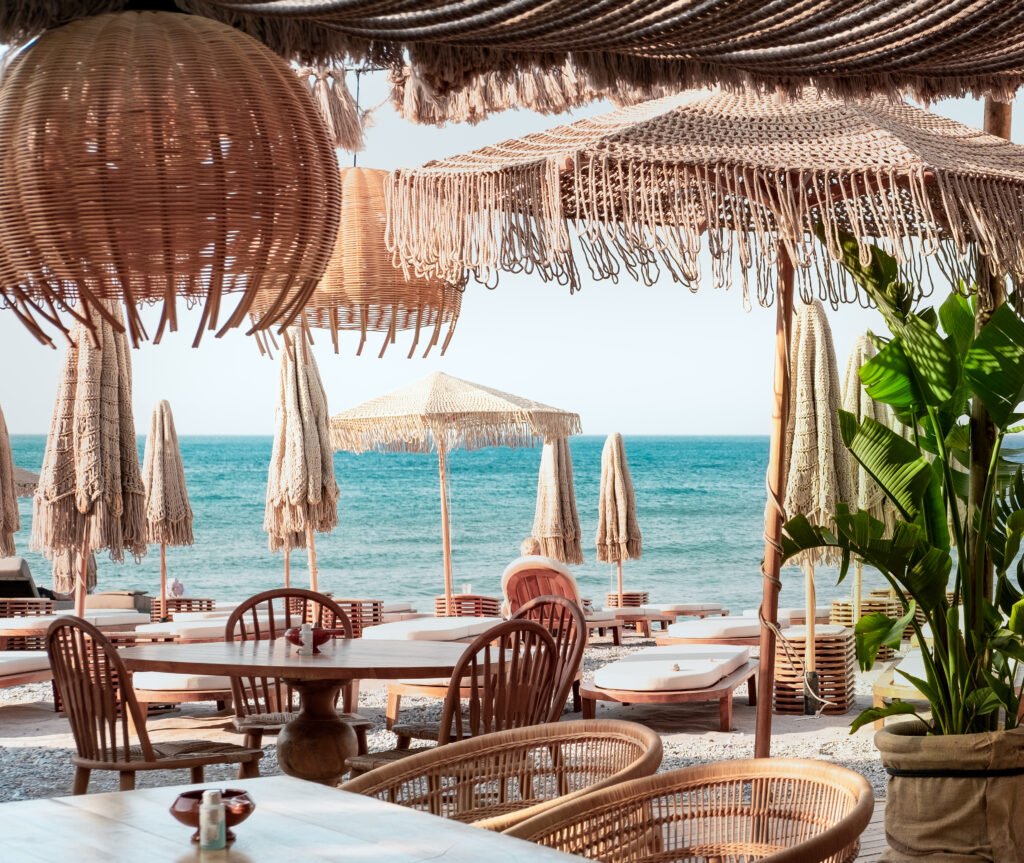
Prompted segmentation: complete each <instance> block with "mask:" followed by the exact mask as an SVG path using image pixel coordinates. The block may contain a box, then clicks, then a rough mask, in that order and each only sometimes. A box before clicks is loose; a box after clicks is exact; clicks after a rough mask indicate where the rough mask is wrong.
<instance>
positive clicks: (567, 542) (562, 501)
mask: <svg viewBox="0 0 1024 863" xmlns="http://www.w3.org/2000/svg"><path fill="white" fill-rule="evenodd" d="M533 537H534V539H536V540H537V542H539V543H540V553H541V554H543V555H545V556H546V557H553V558H554V559H555V560H560V561H562V563H571V564H580V563H583V549H582V548H581V546H580V517H579V513H577V512H576V489H575V485H574V482H573V476H572V455H571V454H570V453H569V441H567V440H566V439H565V438H558V440H553V441H552V440H548V441H544V451H543V452H542V453H541V457H540V474H539V475H538V477H537V511H536V513H535V514H534V517H533Z"/></svg>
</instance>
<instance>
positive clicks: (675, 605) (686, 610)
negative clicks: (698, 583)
mask: <svg viewBox="0 0 1024 863" xmlns="http://www.w3.org/2000/svg"><path fill="white" fill-rule="evenodd" d="M640 610H641V611H654V612H662V613H668V614H698V613H703V612H705V611H721V610H722V606H721V605H719V604H718V603H717V602H656V603H652V604H650V605H641V606H640Z"/></svg>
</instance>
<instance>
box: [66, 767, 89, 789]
mask: <svg viewBox="0 0 1024 863" xmlns="http://www.w3.org/2000/svg"><path fill="white" fill-rule="evenodd" d="M91 774H92V771H91V770H90V769H89V768H88V767H76V768H75V784H74V785H73V786H72V787H71V793H72V794H85V793H86V792H87V791H88V790H89V776H90V775H91Z"/></svg>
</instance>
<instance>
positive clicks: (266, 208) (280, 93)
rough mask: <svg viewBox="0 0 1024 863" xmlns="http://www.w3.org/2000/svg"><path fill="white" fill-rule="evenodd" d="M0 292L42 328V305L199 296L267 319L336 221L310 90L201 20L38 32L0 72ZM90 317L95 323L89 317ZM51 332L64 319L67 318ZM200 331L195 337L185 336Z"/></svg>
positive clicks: (325, 254)
mask: <svg viewBox="0 0 1024 863" xmlns="http://www.w3.org/2000/svg"><path fill="white" fill-rule="evenodd" d="M0 153H3V154H4V158H3V159H2V160H0V301H2V302H3V303H5V304H7V305H10V306H13V307H14V308H15V310H16V311H17V312H18V313H19V316H20V317H21V319H22V321H23V322H24V323H25V324H26V325H27V326H28V327H29V329H31V330H32V331H33V333H34V334H35V335H36V336H37V337H38V338H40V339H41V340H43V341H48V337H47V335H46V333H45V331H44V327H46V326H47V325H50V326H53V327H57V328H59V329H61V330H65V327H66V324H65V323H63V322H61V321H60V320H59V319H58V317H57V314H55V312H60V311H69V310H71V309H72V308H73V312H74V314H75V315H78V316H81V317H83V318H85V319H86V320H90V319H92V318H94V317H95V316H97V315H101V314H103V313H104V309H103V307H102V305H101V304H100V303H99V302H98V300H103V299H107V300H113V299H119V300H123V301H124V303H125V307H126V311H127V315H126V322H127V326H128V329H129V332H130V334H131V337H132V340H133V341H138V340H139V339H140V338H144V337H145V333H144V332H143V330H142V325H141V322H140V320H139V317H138V311H137V308H136V306H137V304H139V303H141V302H144V301H150V302H160V303H163V317H162V318H161V322H160V325H159V328H158V330H157V337H159V335H160V334H161V333H162V332H163V330H164V329H165V327H169V328H171V329H174V327H175V297H176V296H184V297H186V298H187V299H188V301H189V302H190V303H191V302H195V301H204V300H205V307H204V313H203V318H202V324H201V325H200V332H201V330H202V329H204V328H210V329H212V328H214V327H215V326H217V324H218V322H219V319H222V318H223V315H222V314H221V312H222V308H221V306H222V302H223V295H224V294H227V293H238V298H239V299H238V303H237V305H236V306H235V308H234V309H233V310H232V313H231V314H230V317H229V318H228V320H227V321H223V328H222V331H223V330H224V329H227V328H229V327H232V326H237V325H238V324H239V323H241V322H242V321H243V320H244V319H245V313H246V312H247V311H248V309H249V307H250V305H251V303H252V300H253V299H254V297H255V296H256V294H257V293H259V294H260V295H261V296H263V297H265V298H266V299H265V300H264V306H265V313H264V315H263V319H262V322H263V323H264V324H265V325H269V324H270V323H273V321H274V320H275V319H279V318H287V317H288V316H289V315H293V314H294V313H295V312H296V311H297V310H298V309H300V308H301V306H302V304H303V303H304V302H305V300H306V299H307V297H308V295H309V293H310V292H312V290H313V288H314V287H316V284H317V282H318V281H319V280H320V276H321V274H322V273H323V271H324V268H325V267H326V265H327V261H328V259H329V258H330V254H331V250H332V249H333V247H334V240H335V236H336V234H337V229H338V203H339V200H340V192H339V187H338V172H337V161H336V158H335V154H334V150H333V147H332V145H331V142H330V140H329V138H328V135H327V132H326V130H325V128H324V126H323V124H322V122H321V120H320V118H319V115H318V113H317V109H316V106H315V104H314V102H313V99H312V97H311V95H310V93H309V90H308V88H306V87H304V86H303V84H302V83H301V82H300V81H299V80H298V78H297V77H296V75H295V74H294V72H292V70H291V68H290V67H289V66H288V64H287V63H286V62H285V61H284V60H282V59H281V58H280V57H278V56H276V55H275V54H273V53H272V52H271V51H270V50H269V49H267V48H266V47H265V46H264V45H262V44H260V43H259V42H257V41H256V40H255V39H253V38H251V37H249V36H246V35H244V34H242V33H240V32H239V31H238V30H235V29H234V28H232V27H228V26H226V25H224V24H220V23H218V22H216V21H212V20H210V19H208V18H204V17H200V16H192V15H182V14H174V13H169V12H121V13H116V14H108V15H98V16H96V17H92V18H84V19H82V20H79V21H75V22H74V23H71V24H68V25H66V26H64V27H58V28H56V29H53V30H50V31H48V32H46V33H45V34H43V35H42V36H41V37H40V38H39V39H38V40H37V41H36V42H34V43H32V44H31V45H30V46H28V47H27V48H25V49H24V50H23V51H22V52H21V53H20V54H19V55H18V56H17V57H16V58H15V59H14V61H13V62H12V63H11V65H10V67H9V68H8V70H7V71H6V73H5V75H4V77H3V80H2V83H0ZM93 328H94V327H93ZM65 331H66V330H65ZM198 337H199V334H197V341H198Z"/></svg>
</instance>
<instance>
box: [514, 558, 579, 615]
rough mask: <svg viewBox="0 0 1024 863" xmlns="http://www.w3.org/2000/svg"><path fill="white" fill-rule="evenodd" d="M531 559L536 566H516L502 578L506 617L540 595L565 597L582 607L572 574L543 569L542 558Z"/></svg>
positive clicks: (544, 566) (551, 568) (550, 567)
mask: <svg viewBox="0 0 1024 863" xmlns="http://www.w3.org/2000/svg"><path fill="white" fill-rule="evenodd" d="M527 560H530V558H527ZM533 560H536V564H535V565H533V566H520V567H517V568H516V569H515V570H512V571H509V572H507V573H506V575H505V577H504V578H503V579H502V582H501V590H502V592H503V593H504V594H505V600H506V602H507V603H508V611H509V614H515V613H516V611H518V610H519V607H520V606H521V605H525V604H526V603H528V602H529V601H530V600H531V599H536V598H537V597H539V596H564V597H565V598H566V599H568V600H569V601H570V602H575V603H576V604H577V605H581V602H580V591H579V587H577V585H576V579H575V578H573V576H572V573H570V572H568V571H567V570H566V571H562V569H555V568H554V567H553V566H546V565H545V564H544V559H543V558H533Z"/></svg>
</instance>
